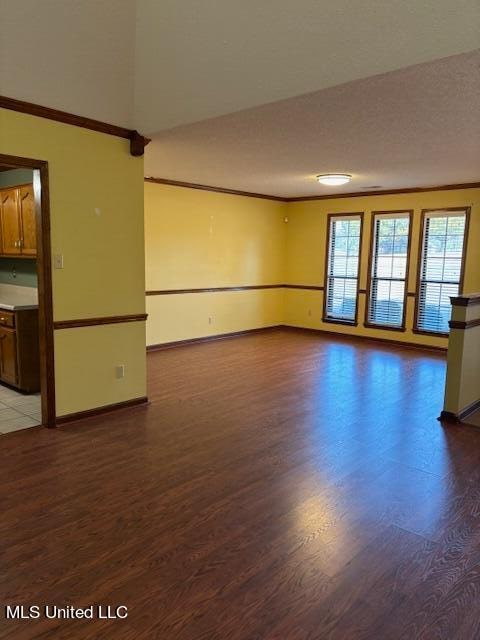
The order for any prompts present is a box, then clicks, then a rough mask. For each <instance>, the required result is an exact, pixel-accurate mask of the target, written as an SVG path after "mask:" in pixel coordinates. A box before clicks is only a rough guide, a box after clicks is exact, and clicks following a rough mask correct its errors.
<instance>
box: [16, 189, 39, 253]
mask: <svg viewBox="0 0 480 640" xmlns="http://www.w3.org/2000/svg"><path fill="white" fill-rule="evenodd" d="M19 205H20V224H21V226H22V243H21V252H22V254H23V255H25V256H36V255H37V224H36V215H35V200H34V197H33V185H31V184H27V185H26V186H25V187H20V194H19Z"/></svg>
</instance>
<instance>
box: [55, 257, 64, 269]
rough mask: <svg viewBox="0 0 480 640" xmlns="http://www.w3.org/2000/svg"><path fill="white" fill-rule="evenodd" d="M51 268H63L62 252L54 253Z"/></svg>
mask: <svg viewBox="0 0 480 640" xmlns="http://www.w3.org/2000/svg"><path fill="white" fill-rule="evenodd" d="M53 268H54V269H63V254H62V253H56V254H55V255H54V256H53Z"/></svg>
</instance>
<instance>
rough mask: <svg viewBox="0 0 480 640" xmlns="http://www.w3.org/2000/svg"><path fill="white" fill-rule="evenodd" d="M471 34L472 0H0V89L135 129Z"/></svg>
mask: <svg viewBox="0 0 480 640" xmlns="http://www.w3.org/2000/svg"><path fill="white" fill-rule="evenodd" d="M477 47H480V2H479V0H334V1H333V2H332V1H331V0H244V1H243V2H238V0H201V1H199V0H0V94H2V95H5V96H9V97H11V98H17V99H20V100H27V101H29V102H34V103H37V104H40V105H44V106H47V107H53V108H57V109H61V110H64V111H67V112H70V113H74V114H78V115H80V116H88V117H91V118H96V119H98V120H102V121H105V122H110V123H112V124H118V125H122V126H125V127H134V128H136V129H138V130H139V131H141V132H142V133H143V134H145V135H151V134H154V133H158V132H159V131H163V130H166V129H169V128H172V127H173V126H178V125H180V124H188V123H191V122H198V121H200V120H204V119H207V118H211V117H216V116H220V115H224V114H228V113H232V112H235V111H239V110H242V109H246V108H252V107H256V106H260V105H262V104H267V103H270V102H274V101H277V100H281V99H285V98H290V97H293V96H296V95H302V94H305V93H307V92H312V91H318V90H321V89H324V88H327V87H333V86H337V85H339V84H341V83H346V82H350V81H352V80H356V79H361V78H367V77H371V76H373V75H375V74H379V73H385V72H388V71H393V70H396V69H401V68H405V67H407V66H409V65H412V64H417V63H423V62H428V61H432V60H436V59H439V58H443V57H446V56H451V55H456V54H459V53H464V52H467V51H470V50H473V49H475V48H477Z"/></svg>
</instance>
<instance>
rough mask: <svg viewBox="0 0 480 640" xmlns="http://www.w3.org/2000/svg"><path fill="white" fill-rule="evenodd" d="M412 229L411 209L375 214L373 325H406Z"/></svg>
mask: <svg viewBox="0 0 480 640" xmlns="http://www.w3.org/2000/svg"><path fill="white" fill-rule="evenodd" d="M409 231H410V215H409V213H408V212H405V213H395V214H375V215H374V219H373V238H372V256H371V273H370V291H369V297H368V315H367V319H368V322H369V323H371V324H378V325H382V326H384V327H393V328H401V327H402V326H403V324H404V307H405V291H406V286H407V284H406V277H407V266H408V249H409V242H408V239H409Z"/></svg>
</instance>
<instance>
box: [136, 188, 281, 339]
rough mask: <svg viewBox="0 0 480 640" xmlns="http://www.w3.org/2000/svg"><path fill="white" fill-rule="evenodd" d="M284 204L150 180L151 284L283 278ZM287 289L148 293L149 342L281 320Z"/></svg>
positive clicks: (162, 286)
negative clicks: (158, 294)
mask: <svg viewBox="0 0 480 640" xmlns="http://www.w3.org/2000/svg"><path fill="white" fill-rule="evenodd" d="M285 208H286V205H283V204H282V203H279V202H275V201H271V200H262V199H259V198H248V197H243V196H234V195H229V194H222V193H214V192H208V191H200V190H196V189H188V188H182V187H174V186H167V185H159V184H155V183H148V182H147V183H145V244H146V280H147V290H159V289H192V288H208V287H233V286H246V285H266V284H267V285H268V284H281V283H283V281H284V278H285V271H284V266H285V250H286V227H287V225H286V224H285V222H284V217H285ZM283 293H284V292H283V289H278V290H277V289H259V290H251V291H235V292H216V293H197V294H182V295H167V296H148V297H147V312H148V314H149V318H148V322H147V344H149V345H151V344H160V343H164V342H173V341H176V340H186V339H190V338H198V337H203V336H209V335H215V334H222V333H230V332H234V331H244V330H246V329H256V328H259V327H265V326H271V325H273V324H280V323H281V322H282V318H283V297H284V296H283ZM209 318H211V321H210V323H209Z"/></svg>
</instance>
